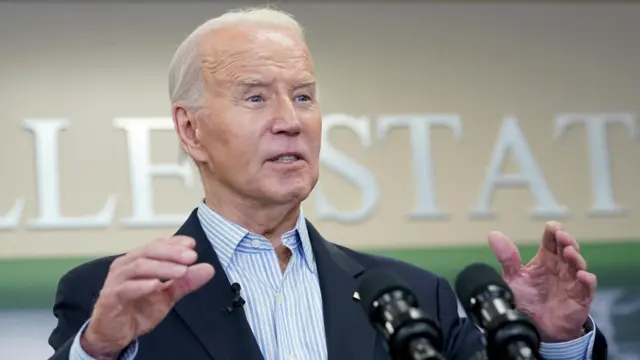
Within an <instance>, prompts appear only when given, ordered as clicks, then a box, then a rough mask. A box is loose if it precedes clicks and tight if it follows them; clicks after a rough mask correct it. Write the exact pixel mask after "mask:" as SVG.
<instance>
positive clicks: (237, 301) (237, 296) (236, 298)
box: [222, 282, 245, 314]
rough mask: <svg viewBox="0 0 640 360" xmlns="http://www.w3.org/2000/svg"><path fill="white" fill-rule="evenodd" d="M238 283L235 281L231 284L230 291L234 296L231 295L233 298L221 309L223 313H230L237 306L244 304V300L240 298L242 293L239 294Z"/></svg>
mask: <svg viewBox="0 0 640 360" xmlns="http://www.w3.org/2000/svg"><path fill="white" fill-rule="evenodd" d="M240 289H241V288H240V284H238V283H237V282H235V283H233V284H231V292H232V293H234V294H235V296H234V297H233V300H232V301H231V304H230V305H229V306H227V307H226V308H224V309H222V311H223V312H224V313H225V314H230V313H232V312H233V311H234V310H235V309H237V308H241V307H243V306H244V304H245V301H244V299H243V298H242V295H240Z"/></svg>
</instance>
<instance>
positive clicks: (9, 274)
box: [0, 241, 640, 309]
mask: <svg viewBox="0 0 640 360" xmlns="http://www.w3.org/2000/svg"><path fill="white" fill-rule="evenodd" d="M520 248H521V253H522V257H523V261H525V262H526V261H527V260H528V259H530V258H531V257H532V256H533V255H534V254H535V252H536V251H537V246H521V247H520ZM371 252H372V253H375V254H380V255H386V256H391V257H394V258H397V259H400V260H404V261H407V262H409V263H413V264H415V265H418V266H420V267H423V268H426V269H429V270H431V271H432V272H435V273H437V274H439V275H442V276H444V277H446V278H447V279H449V280H450V281H453V279H455V276H456V274H457V273H458V272H459V271H460V270H461V269H462V268H464V267H465V266H466V265H468V264H470V263H472V262H486V263H489V264H492V265H496V261H495V258H494V256H493V254H492V252H491V250H490V249H489V248H488V247H487V246H482V247H475V246H474V247H459V248H419V249H402V250H393V249H389V250H376V251H371ZM581 252H582V254H583V255H584V256H585V257H586V259H587V261H588V263H589V270H591V271H594V272H595V273H596V274H597V275H598V277H599V284H600V286H601V287H602V286H608V285H611V286H614V285H615V286H617V285H625V286H631V285H633V284H637V283H638V281H637V277H636V276H637V274H638V273H639V272H640V260H639V257H638V255H640V241H636V242H627V243H604V242H603V243H597V244H594V243H590V244H583V245H582V250H581ZM88 260H89V259H88V258H50V259H12V260H0V309H8V308H11V309H16V308H50V307H51V305H52V303H53V299H54V295H55V289H56V287H57V284H58V280H59V279H60V277H61V276H62V275H63V274H64V273H65V272H67V271H68V270H70V269H71V268H73V267H75V266H77V265H79V264H81V263H83V262H85V261H88Z"/></svg>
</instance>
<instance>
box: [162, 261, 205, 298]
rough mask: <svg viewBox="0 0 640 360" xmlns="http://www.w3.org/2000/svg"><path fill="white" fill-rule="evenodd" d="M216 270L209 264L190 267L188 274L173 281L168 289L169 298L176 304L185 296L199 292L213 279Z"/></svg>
mask: <svg viewBox="0 0 640 360" xmlns="http://www.w3.org/2000/svg"><path fill="white" fill-rule="evenodd" d="M214 273H215V270H214V269H213V266H211V265H210V264H207V263H200V264H196V265H193V266H189V268H188V269H187V272H186V274H184V276H182V277H181V278H179V279H175V280H173V281H172V283H171V285H169V286H168V287H167V289H166V291H167V293H168V294H169V298H170V299H171V301H172V302H173V303H174V304H175V303H176V302H178V301H179V300H180V299H182V298H183V297H184V296H185V295H187V294H189V293H191V292H194V291H196V290H198V289H199V288H200V287H202V286H203V285H204V284H206V283H207V282H208V281H209V280H211V278H212V277H213V275H214Z"/></svg>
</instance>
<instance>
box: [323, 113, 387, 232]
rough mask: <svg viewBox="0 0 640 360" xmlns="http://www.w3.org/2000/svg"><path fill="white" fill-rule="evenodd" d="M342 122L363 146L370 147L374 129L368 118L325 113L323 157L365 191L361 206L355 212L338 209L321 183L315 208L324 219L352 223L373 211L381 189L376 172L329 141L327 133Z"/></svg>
mask: <svg viewBox="0 0 640 360" xmlns="http://www.w3.org/2000/svg"><path fill="white" fill-rule="evenodd" d="M341 126H342V127H346V128H349V129H351V130H353V132H355V133H356V135H357V136H358V138H359V139H360V141H361V142H362V145H363V146H364V147H366V148H370V147H371V133H370V126H369V120H368V119H367V118H364V117H361V118H356V117H353V116H350V115H346V114H333V115H329V116H325V117H323V119H322V150H321V151H320V161H321V162H322V163H324V164H325V165H326V166H327V167H328V168H329V169H331V170H333V171H335V172H336V173H338V174H340V175H342V176H343V177H344V178H345V179H347V180H349V181H350V182H351V183H353V184H354V185H355V186H356V187H357V188H358V190H360V191H361V192H362V202H361V204H360V207H359V208H358V209H357V210H355V211H353V212H339V211H338V210H336V209H335V208H334V207H333V206H332V205H331V204H330V203H329V201H328V200H327V197H326V196H325V194H324V192H323V191H322V188H321V186H318V187H317V188H316V211H317V213H318V217H320V218H321V219H323V220H337V221H341V222H345V223H352V222H357V221H361V220H364V219H366V218H367V217H368V216H370V215H371V214H372V213H373V210H374V208H375V205H376V203H377V202H378V197H379V190H378V184H376V181H375V179H374V177H373V174H371V172H370V171H369V170H368V169H367V168H366V167H364V166H362V165H361V164H358V163H357V162H355V161H354V160H353V159H351V158H350V157H348V156H347V155H345V154H344V153H342V152H341V151H340V150H337V149H336V148H334V147H333V145H332V144H331V143H330V142H329V138H328V137H329V132H330V131H331V129H332V128H335V127H341Z"/></svg>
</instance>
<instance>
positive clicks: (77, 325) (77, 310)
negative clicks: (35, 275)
mask: <svg viewBox="0 0 640 360" xmlns="http://www.w3.org/2000/svg"><path fill="white" fill-rule="evenodd" d="M93 303H94V296H93V295H92V291H91V290H90V289H88V288H87V287H86V286H85V284H84V283H83V282H82V281H81V279H79V278H78V276H77V275H75V274H74V271H73V270H72V271H70V272H68V273H66V274H65V275H64V276H63V277H62V278H61V279H60V281H59V282H58V289H57V291H56V296H55V302H54V305H53V314H54V315H55V317H56V318H57V319H58V322H57V324H56V327H55V328H54V329H53V331H52V332H51V335H50V336H49V345H50V346H51V347H52V348H53V350H54V351H55V353H54V354H53V355H52V356H51V357H50V358H49V359H50V360H69V350H70V349H71V346H72V344H73V340H74V338H75V336H76V334H77V333H78V331H80V329H81V328H82V326H83V325H84V324H85V323H86V322H87V320H88V319H89V317H90V316H91V312H92V308H93Z"/></svg>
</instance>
